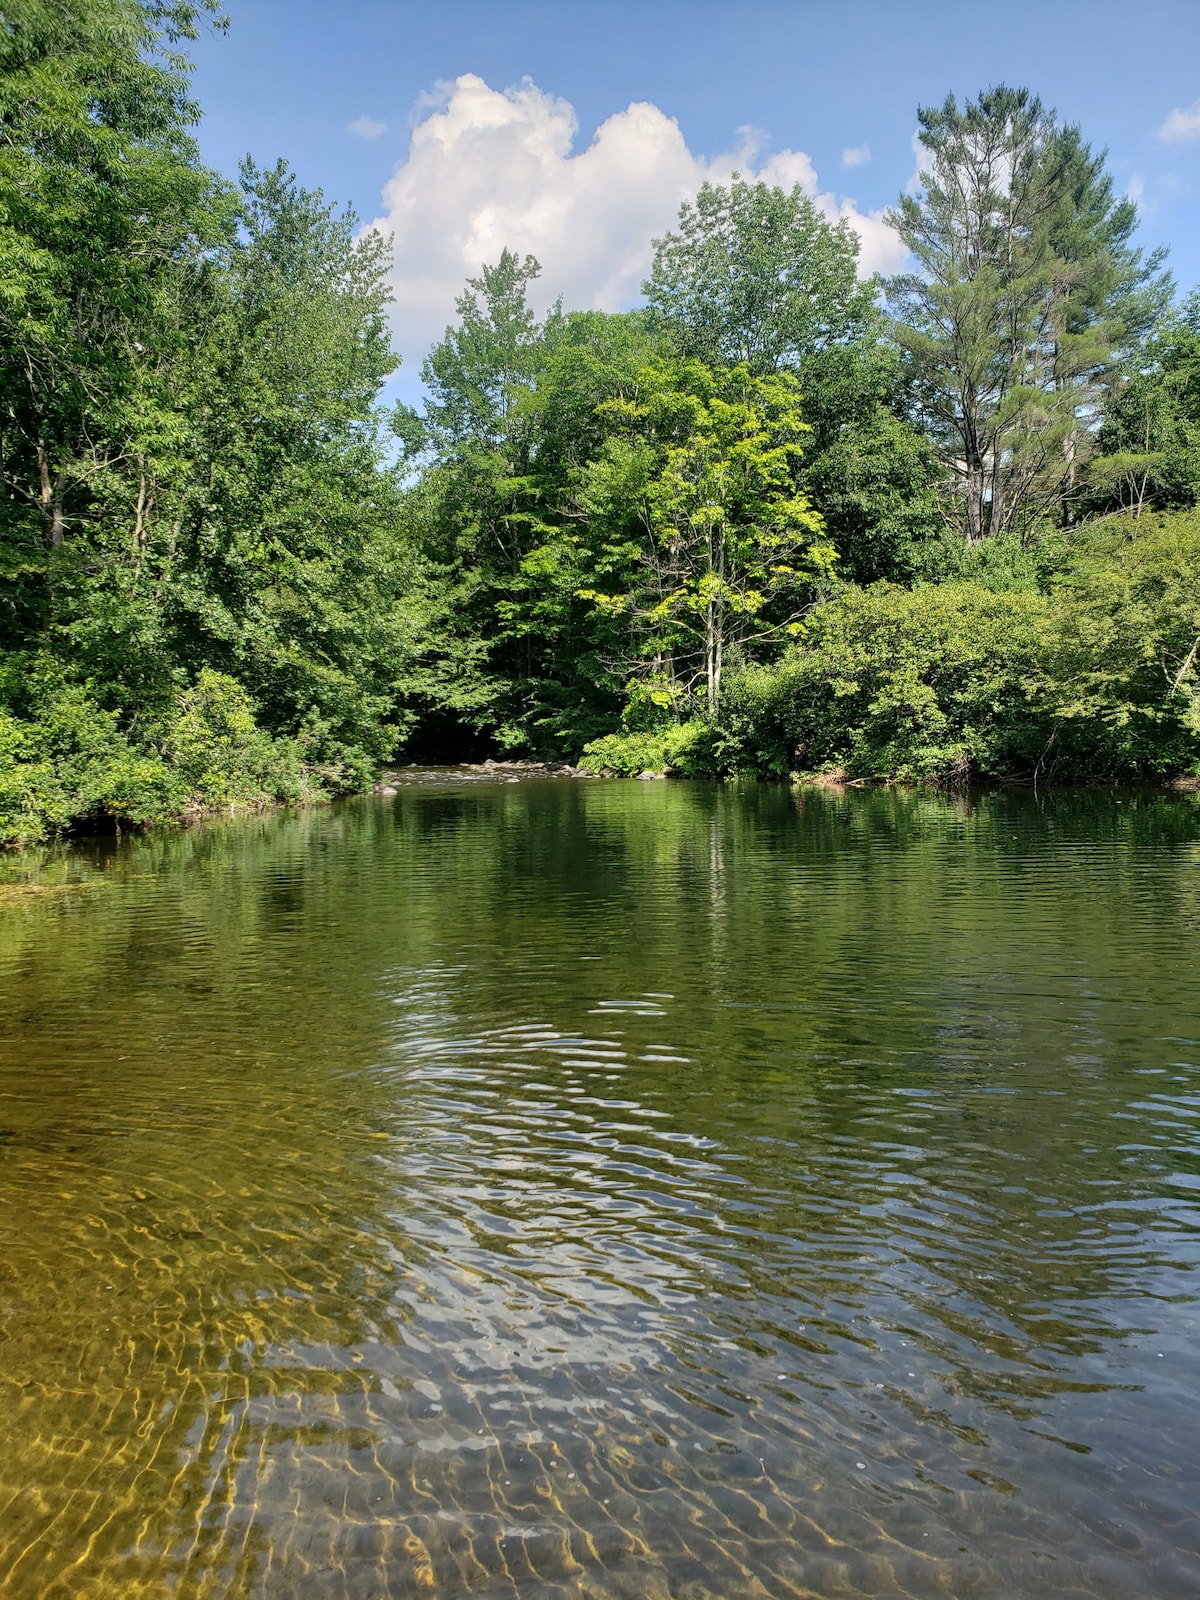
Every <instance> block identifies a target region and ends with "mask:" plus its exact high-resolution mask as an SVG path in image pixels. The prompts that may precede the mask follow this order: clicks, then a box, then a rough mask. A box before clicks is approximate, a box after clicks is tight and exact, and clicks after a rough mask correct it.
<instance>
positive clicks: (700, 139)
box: [193, 0, 1200, 392]
mask: <svg viewBox="0 0 1200 1600" xmlns="http://www.w3.org/2000/svg"><path fill="white" fill-rule="evenodd" d="M228 9H229V13H230V18H231V22H230V28H229V32H228V34H226V35H225V36H224V37H220V38H206V39H204V40H203V41H201V43H200V44H199V45H198V46H197V47H196V48H195V50H194V52H193V54H194V58H195V61H196V78H195V85H196V91H197V94H198V96H199V98H200V100H201V102H202V104H203V106H204V109H205V120H204V123H203V126H202V128H201V145H202V149H203V152H204V155H205V157H206V158H207V159H208V160H209V161H210V162H211V163H212V164H213V165H215V166H217V167H219V168H221V169H222V170H224V171H226V172H232V171H233V170H234V169H235V168H236V165H237V162H238V160H239V159H240V158H241V157H242V156H243V155H245V154H247V153H250V154H252V155H253V156H254V157H255V158H256V159H259V160H262V161H267V160H273V159H274V158H275V157H276V156H277V155H283V156H285V157H287V159H288V160H289V161H290V162H291V164H292V165H293V167H294V168H295V170H296V171H297V173H298V174H299V176H300V178H301V181H302V182H304V183H305V184H306V185H308V186H310V187H320V188H322V189H324V190H325V192H326V194H327V195H329V196H330V197H332V198H336V199H338V200H341V201H346V202H348V203H350V204H352V205H353V206H354V207H355V209H356V210H357V211H358V212H359V214H360V216H361V217H362V218H363V219H364V221H372V220H373V219H379V221H380V226H381V227H383V228H384V229H386V230H387V231H390V232H392V233H393V234H395V236H396V241H397V250H396V260H397V265H396V274H395V289H396V293H397V296H398V306H397V313H396V331H397V339H398V342H399V344H400V347H401V350H402V353H403V355H404V359H405V376H404V378H403V380H402V382H401V385H400V388H401V392H404V391H406V390H410V389H412V388H413V386H414V385H415V381H416V372H417V368H418V367H419V365H420V359H421V356H422V354H423V352H424V349H425V348H426V347H427V344H428V342H429V340H430V339H431V338H432V337H434V336H435V335H436V334H437V332H438V331H439V330H440V327H441V326H442V325H443V324H444V322H445V321H446V319H447V317H448V316H449V315H450V314H451V311H452V305H453V298H454V294H455V292H457V290H458V289H459V288H460V287H461V284H462V281H463V279H464V278H465V277H466V276H467V274H468V271H476V270H478V266H479V265H480V258H481V257H482V258H487V259H492V258H494V256H495V255H496V254H498V253H499V245H500V244H502V243H510V244H512V245H513V246H514V247H516V248H519V249H532V250H533V251H534V253H535V254H537V255H538V257H539V259H540V260H541V261H542V262H543V268H544V272H543V286H542V287H543V289H544V291H545V296H544V297H546V298H548V297H549V295H550V294H551V293H554V292H558V291H560V290H561V291H563V292H564V293H565V295H566V299H567V303H568V305H582V304H596V305H602V306H605V307H607V308H616V307H617V306H618V305H621V304H628V303H630V302H631V301H632V300H633V299H634V298H635V297H636V286H637V283H638V282H639V281H640V277H641V275H642V273H643V271H644V259H645V252H646V241H647V240H648V238H649V235H650V233H652V232H654V231H661V230H662V228H663V227H664V226H666V225H668V224H669V221H670V219H671V217H673V215H674V212H675V209H676V207H677V205H678V202H679V198H680V197H681V195H682V194H683V193H685V192H687V190H688V189H689V188H694V186H695V184H696V183H697V182H698V181H700V179H701V178H703V177H705V176H714V177H717V178H720V177H721V176H723V175H725V174H726V173H727V172H728V171H730V170H732V169H733V168H734V167H737V168H738V169H740V170H742V171H748V172H761V173H762V174H763V175H764V176H766V177H768V178H770V179H772V180H774V181H781V182H792V181H798V182H801V183H802V185H803V186H804V187H806V188H807V189H808V190H809V191H810V192H812V193H814V194H816V195H818V196H819V197H820V200H821V203H822V205H823V206H824V207H825V209H826V210H827V211H828V212H829V214H830V215H844V216H847V217H848V218H849V219H850V220H851V222H852V223H854V224H855V225H856V226H858V227H859V228H860V231H861V232H862V235H863V254H864V260H865V261H866V262H867V264H868V265H871V266H879V267H882V268H884V269H887V268H889V267H891V266H893V265H894V264H895V263H894V262H893V260H892V258H891V256H890V255H889V240H890V236H889V235H888V234H887V232H886V230H885V229H884V228H883V226H882V224H881V221H880V219H879V216H878V213H879V212H880V211H881V209H882V208H883V207H885V206H887V205H889V204H890V203H892V201H893V200H894V199H895V197H896V195H897V193H898V192H899V191H900V190H901V189H902V188H903V187H904V185H905V184H906V183H907V182H909V180H910V179H911V178H912V176H913V172H914V167H915V161H914V155H913V148H912V137H913V132H914V128H915V109H916V106H917V105H918V104H922V103H929V102H939V101H941V100H942V99H943V98H944V97H945V95H946V94H947V93H948V92H951V91H953V92H955V93H956V94H958V95H959V96H960V97H961V96H970V95H972V94H974V93H976V92H977V91H978V90H979V89H981V88H983V87H985V86H987V85H989V84H991V83H995V82H998V81H1007V82H1010V83H1023V84H1027V85H1028V86H1029V87H1031V88H1033V89H1034V90H1035V91H1036V92H1037V93H1039V94H1040V95H1041V96H1042V98H1043V100H1044V101H1046V102H1047V103H1048V104H1051V105H1054V106H1056V107H1057V109H1058V111H1059V113H1060V115H1061V116H1062V117H1063V118H1064V119H1066V120H1069V121H1074V122H1078V123H1079V124H1080V125H1081V127H1082V128H1083V131H1084V134H1085V136H1086V137H1087V138H1088V139H1089V140H1090V141H1091V142H1092V143H1093V144H1094V145H1096V146H1098V147H1107V149H1108V151H1109V165H1110V170H1111V171H1112V173H1113V176H1114V180H1115V182H1116V184H1117V187H1118V188H1119V189H1129V190H1130V192H1132V193H1133V194H1134V196H1135V198H1138V199H1139V201H1140V204H1141V206H1142V211H1143V225H1142V240H1143V242H1144V243H1145V244H1147V245H1155V244H1159V243H1163V244H1167V245H1169V246H1170V249H1171V255H1170V264H1171V266H1172V269H1173V271H1174V272H1175V275H1176V277H1177V279H1178V280H1179V283H1180V285H1181V287H1183V288H1184V289H1187V288H1191V287H1192V286H1193V285H1195V284H1197V283H1200V216H1198V213H1197V198H1198V196H1200V110H1197V111H1196V112H1195V115H1194V116H1192V117H1190V118H1189V116H1188V115H1187V113H1188V112H1189V111H1190V110H1192V109H1193V108H1196V107H1197V105H1198V103H1200V0H1141V3H1138V4H1136V5H1135V4H1132V3H1131V0H1090V3H1077V0H1006V3H1004V4H997V5H989V4H984V3H979V0H954V3H951V0H909V3H908V4H898V3H887V0H857V3H856V0H827V3H825V4H822V5H817V4H810V3H808V0H740V3H738V4H736V5H735V4H732V3H722V4H717V3H714V0H687V3H680V0H550V3H548V0H486V3H485V0H440V3H437V4H434V3H432V0H431V3H425V4H414V3H412V0H342V3H340V4H337V5H334V4H332V3H329V0H228ZM631 105H634V106H635V107H636V108H637V109H636V110H635V111H634V112H633V113H629V111H628V108H629V107H630V106H631ZM1173 112H1175V113H1180V114H1179V115H1176V116H1175V118H1174V119H1173V120H1172V121H1169V120H1168V119H1170V118H1171V115H1172V113H1173ZM354 124H357V130H358V131H354V130H353V127H352V125H354ZM675 125H677V127H676V126H675ZM1164 127H1166V129H1167V132H1168V133H1169V134H1171V135H1173V136H1172V137H1168V138H1164V137H1163V136H1162V132H1163V129H1164ZM598 130H599V133H598ZM745 130H754V131H753V132H747V131H745ZM414 141H415V142H414ZM847 152H853V154H850V155H847V154H846V153H847ZM581 157H582V158H583V159H581ZM389 184H390V185H391V188H390V190H389V193H388V197H387V199H386V200H385V199H384V198H383V191H384V189H385V186H387V185H389ZM872 214H874V216H873V215H872Z"/></svg>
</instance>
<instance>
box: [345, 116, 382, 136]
mask: <svg viewBox="0 0 1200 1600" xmlns="http://www.w3.org/2000/svg"><path fill="white" fill-rule="evenodd" d="M386 130H387V123H386V122H376V121H375V118H374V117H365V116H364V117H355V119H354V121H353V122H348V123H347V124H346V132H347V133H353V134H355V135H357V137H358V138H360V139H378V137H379V135H380V134H381V133H384V132H386Z"/></svg>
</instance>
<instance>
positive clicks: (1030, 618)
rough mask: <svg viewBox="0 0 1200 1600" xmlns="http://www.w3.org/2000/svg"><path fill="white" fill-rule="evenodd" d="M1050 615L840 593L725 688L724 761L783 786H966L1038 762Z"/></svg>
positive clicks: (883, 587) (948, 598)
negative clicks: (790, 641) (832, 775)
mask: <svg viewBox="0 0 1200 1600" xmlns="http://www.w3.org/2000/svg"><path fill="white" fill-rule="evenodd" d="M1046 612H1047V607H1046V602H1045V600H1044V599H1043V598H1042V597H1041V596H1040V595H1038V594H1036V593H1030V592H1020V591H1012V592H1008V593H998V592H996V591H994V590H991V589H987V588H984V587H983V586H982V585H980V584H976V583H947V584H938V585H930V586H928V587H924V588H919V589H915V590H907V589H901V588H897V587H896V586H894V585H892V584H888V583H878V584H872V585H871V586H870V587H869V588H865V589H860V588H853V587H851V588H846V589H844V590H842V591H841V592H840V593H839V594H838V595H837V597H836V598H835V599H833V600H831V601H829V602H828V603H827V604H825V605H823V606H821V607H819V608H818V609H817V610H816V611H814V612H813V613H812V614H811V616H810V617H809V619H808V621H807V622H806V624H805V627H804V632H803V635H802V637H801V638H800V640H799V641H798V643H797V644H796V646H795V647H793V649H792V650H790V651H789V653H788V654H787V655H786V656H785V657H784V658H783V660H782V661H780V662H779V663H777V664H776V665H774V666H770V667H751V668H749V669H747V670H746V671H745V672H743V673H742V674H740V675H739V677H737V678H736V679H735V680H734V681H733V682H732V683H731V684H730V686H729V690H728V693H727V696H726V709H725V713H724V715H723V717H722V724H723V728H722V739H721V741H720V742H719V746H718V748H719V754H720V757H721V760H722V762H723V764H724V765H725V766H727V767H729V766H733V767H741V768H751V769H755V770H758V771H762V772H773V773H778V774H783V773H786V772H789V771H806V772H819V771H828V770H830V769H835V768H839V769H843V770H844V771H845V772H846V774H847V776H850V777H863V778H899V779H935V780H945V781H956V780H965V779H967V778H970V777H979V776H997V775H1000V774H1002V773H1005V772H1009V771H1012V770H1013V769H1015V768H1019V767H1022V766H1025V765H1028V764H1029V763H1030V762H1031V761H1032V760H1036V757H1037V752H1038V749H1039V748H1040V743H1039V741H1040V742H1042V743H1044V740H1045V734H1044V732H1043V729H1042V717H1043V713H1042V711H1041V709H1040V707H1039V705H1038V695H1039V690H1040V668H1039V661H1040V654H1041V641H1042V637H1043V632H1044V629H1045V625H1046Z"/></svg>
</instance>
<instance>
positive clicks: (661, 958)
mask: <svg viewBox="0 0 1200 1600" xmlns="http://www.w3.org/2000/svg"><path fill="white" fill-rule="evenodd" d="M0 882H2V883H3V884H4V885H6V887H4V888H2V889H0V1588H3V1592H4V1593H5V1595H6V1597H11V1600H30V1597H35V1596H36V1597H43V1596H45V1597H55V1600H58V1597H61V1600H68V1597H69V1600H100V1597H105V1600H116V1597H122V1600H125V1597H135V1600H136V1597H147V1600H148V1597H151V1596H153V1597H156V1600H160V1597H172V1600H174V1597H179V1600H201V1597H205V1600H207V1597H216V1596H222V1597H224V1596H238V1597H241V1596H245V1597H256V1600H257V1597H263V1600H267V1597H269V1600H282V1597H289V1596H296V1597H300V1596H303V1597H304V1600H326V1597H330V1600H332V1597H345V1600H383V1597H392V1596H396V1597H398V1596H409V1595H426V1596H428V1595H433V1596H446V1597H449V1596H458V1595H466V1594H470V1595H477V1596H483V1597H492V1596H504V1597H514V1596H515V1597H518V1600H550V1597H559V1596H567V1595H572V1596H579V1595H582V1596H587V1597H593V1600H602V1597H604V1600H607V1597H628V1600H634V1597H638V1600H641V1597H650V1600H668V1597H671V1600H714V1597H718V1596H720V1597H727V1600H733V1597H742V1596H757V1597H767V1596H769V1597H772V1600H774V1597H780V1596H792V1595H795V1596H810V1597H821V1600H825V1597H834V1596H838V1597H843V1596H844V1597H859V1596H876V1597H898V1596H908V1597H911V1600H927V1597H928V1600H933V1597H939V1600H944V1597H947V1596H953V1597H958V1600H1012V1597H1014V1596H1021V1597H1028V1600H1042V1597H1047V1600H1048V1597H1050V1596H1054V1597H1056V1600H1057V1597H1062V1596H1075V1597H1081V1600H1082V1597H1089V1600H1139V1597H1147V1600H1150V1597H1153V1600H1169V1597H1175V1596H1180V1597H1183V1596H1188V1597H1189V1600H1194V1596H1195V1595H1196V1594H1197V1593H1198V1592H1200V1360H1198V1347H1197V1303H1196V1293H1197V1288H1198V1286H1200V1277H1198V1273H1197V1269H1198V1267H1200V986H1198V984H1197V971H1198V967H1197V957H1198V955H1200V806H1197V804H1196V803H1195V802H1194V801H1192V800H1185V799H1181V800H1169V799H1164V798H1152V797H1141V798H1139V797H1125V798H1123V799H1117V798H1113V797H1108V796H1079V797H1064V796H1056V797H1051V798H1050V799H1047V798H1046V797H1044V796H1043V797H1042V798H1041V800H1040V801H1035V800H1034V799H1033V797H1030V796H1025V795H1016V796H1006V795H1002V796H992V797H987V798H984V799H981V800H977V801H972V802H966V801H963V802H957V801H943V800H938V799H934V798H929V797H922V796H914V795H900V794H875V793H867V794H861V793H859V794H851V795H847V796H826V795H823V794H819V793H802V794H799V795H796V794H793V793H791V792H790V791H787V790H785V789H776V788H766V787H762V788H748V789H734V788H721V787H718V786H711V787H710V786H707V785H700V784H695V785H693V784H661V783H658V784H639V783H623V782H593V783H572V782H569V781H559V782H522V783H516V784H514V783H507V782H495V783H478V782H477V783H470V784H468V783H466V782H463V781H459V780H458V779H457V778H455V777H454V775H450V776H449V777H447V778H443V779H441V780H434V779H432V778H428V777H424V776H421V775H414V776H413V778H412V779H411V780H410V782H409V783H407V784H406V785H405V786H404V787H403V788H402V789H401V792H400V793H399V794H398V795H396V796H395V798H378V799H371V800H364V801H361V802H355V803H352V804H348V805H346V806H344V807H341V808H338V809H336V810H334V811H332V812H314V813H311V814H304V815H292V816H278V817H274V818H270V819H265V820H260V821H253V822H248V823H246V822H243V823H238V824H230V825H227V826H221V827H214V828H211V829H208V830H204V831H199V832H181V833H177V834H172V833H163V834H157V835H153V836H150V837H146V838H139V839H134V840H126V841H123V842H121V843H115V842H111V841H109V842H94V843H92V844H88V845H79V846H76V847H74V848H72V849H67V850H62V851H59V852H55V853H51V854H49V855H46V856H43V857H37V858H27V859H11V858H10V859H9V860H7V861H6V862H5V863H3V864H0Z"/></svg>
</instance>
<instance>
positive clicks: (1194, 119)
mask: <svg viewBox="0 0 1200 1600" xmlns="http://www.w3.org/2000/svg"><path fill="white" fill-rule="evenodd" d="M1158 137H1159V138H1160V139H1164V140H1165V141H1166V142H1167V144H1178V143H1179V141H1180V140H1181V139H1197V138H1200V100H1197V101H1195V102H1194V103H1193V104H1192V105H1190V106H1187V107H1183V106H1176V107H1175V109H1174V110H1173V111H1172V112H1171V114H1170V116H1169V117H1168V118H1167V120H1166V121H1165V122H1164V123H1163V125H1162V127H1161V128H1160V129H1159V130H1158Z"/></svg>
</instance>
